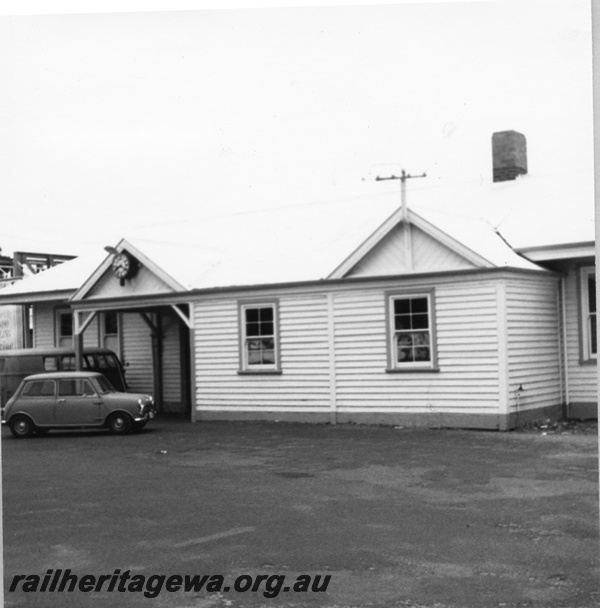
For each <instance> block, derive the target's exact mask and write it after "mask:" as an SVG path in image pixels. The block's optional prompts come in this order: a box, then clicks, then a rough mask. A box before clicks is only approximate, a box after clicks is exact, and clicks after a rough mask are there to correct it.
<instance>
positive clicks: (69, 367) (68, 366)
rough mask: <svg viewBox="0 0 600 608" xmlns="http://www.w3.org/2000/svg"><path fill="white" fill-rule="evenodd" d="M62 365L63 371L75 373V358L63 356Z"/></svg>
mask: <svg viewBox="0 0 600 608" xmlns="http://www.w3.org/2000/svg"><path fill="white" fill-rule="evenodd" d="M60 364H61V369H62V370H63V371H75V357H72V356H71V355H63V356H62V357H61V358H60Z"/></svg>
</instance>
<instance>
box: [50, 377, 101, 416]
mask: <svg viewBox="0 0 600 608" xmlns="http://www.w3.org/2000/svg"><path fill="white" fill-rule="evenodd" d="M102 409H103V403H102V399H101V398H100V396H99V395H98V394H97V393H96V391H95V390H94V388H93V387H92V384H91V382H90V381H89V380H88V379H87V378H61V379H60V380H59V381H58V395H57V399H56V409H55V414H54V419H55V424H58V425H64V426H69V425H74V426H84V425H94V424H100V423H101V422H102V421H103V419H104V418H103V416H102Z"/></svg>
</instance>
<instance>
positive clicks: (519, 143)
mask: <svg viewBox="0 0 600 608" xmlns="http://www.w3.org/2000/svg"><path fill="white" fill-rule="evenodd" d="M492 157H493V163H494V182H506V181H509V180H512V179H516V178H517V176H518V175H525V174H526V173H527V141H526V139H525V135H522V134H521V133H517V131H499V132H498V133H494V134H493V135H492Z"/></svg>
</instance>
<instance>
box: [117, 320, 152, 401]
mask: <svg viewBox="0 0 600 608" xmlns="http://www.w3.org/2000/svg"><path fill="white" fill-rule="evenodd" d="M122 328H123V357H122V359H123V362H124V363H125V364H126V365H127V364H128V366H127V368H126V378H127V385H128V387H129V390H130V391H131V392H134V393H135V392H138V393H150V394H153V393H154V384H153V368H152V339H151V336H150V328H149V327H148V325H146V323H145V322H144V321H143V319H142V318H141V317H140V315H139V314H137V313H123V315H122Z"/></svg>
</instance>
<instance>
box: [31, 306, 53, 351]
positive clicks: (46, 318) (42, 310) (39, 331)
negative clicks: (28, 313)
mask: <svg viewBox="0 0 600 608" xmlns="http://www.w3.org/2000/svg"><path fill="white" fill-rule="evenodd" d="M54 310H55V304H54V303H51V304H35V305H34V307H33V315H34V317H33V319H34V321H33V346H34V347H35V348H54V347H55V346H56V333H55V329H54Z"/></svg>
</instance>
